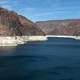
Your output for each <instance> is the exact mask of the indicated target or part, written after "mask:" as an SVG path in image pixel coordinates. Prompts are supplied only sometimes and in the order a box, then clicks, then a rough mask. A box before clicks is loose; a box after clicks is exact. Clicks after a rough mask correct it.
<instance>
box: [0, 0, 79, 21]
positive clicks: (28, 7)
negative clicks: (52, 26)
mask: <svg viewBox="0 0 80 80" xmlns="http://www.w3.org/2000/svg"><path fill="white" fill-rule="evenodd" d="M0 6H1V7H4V8H7V9H10V10H13V11H16V12H18V13H19V14H21V15H24V16H26V17H27V18H29V19H31V20H32V21H39V20H52V19H72V18H80V0H0Z"/></svg>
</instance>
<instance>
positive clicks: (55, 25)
mask: <svg viewBox="0 0 80 80" xmlns="http://www.w3.org/2000/svg"><path fill="white" fill-rule="evenodd" d="M36 25H37V26H38V27H39V28H40V29H42V31H43V32H44V33H45V34H47V35H70V36H73V35H74V36H75V35H77V36H80V19H74V20H52V21H41V22H37V23H36Z"/></svg>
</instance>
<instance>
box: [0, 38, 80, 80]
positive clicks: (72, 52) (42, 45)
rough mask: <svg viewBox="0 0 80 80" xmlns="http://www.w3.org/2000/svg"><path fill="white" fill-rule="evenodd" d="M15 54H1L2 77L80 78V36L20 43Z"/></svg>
mask: <svg viewBox="0 0 80 80" xmlns="http://www.w3.org/2000/svg"><path fill="white" fill-rule="evenodd" d="M0 53H2V51H1V52H0ZM5 53H7V51H6V52H5ZM11 54H14V55H13V56H9V55H8V56H1V57H0V80H18V79H19V80H80V41H79V40H74V39H65V38H49V40H48V41H45V42H30V43H27V44H25V45H21V46H18V47H17V48H16V49H15V51H14V52H12V53H11Z"/></svg>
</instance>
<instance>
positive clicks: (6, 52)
mask: <svg viewBox="0 0 80 80" xmlns="http://www.w3.org/2000/svg"><path fill="white" fill-rule="evenodd" d="M15 51H16V47H14V46H0V56H12V55H14V53H15Z"/></svg>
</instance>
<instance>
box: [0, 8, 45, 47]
mask: <svg viewBox="0 0 80 80" xmlns="http://www.w3.org/2000/svg"><path fill="white" fill-rule="evenodd" d="M29 36H37V37H35V38H34V37H33V38H34V39H33V40H37V38H38V40H39V39H41V36H44V33H43V32H42V31H41V30H40V29H39V28H37V27H36V24H34V23H33V22H32V21H30V20H28V19H27V18H25V17H24V16H21V15H18V14H17V13H15V12H13V11H8V10H7V9H4V8H0V46H5V45H6V46H7V45H10V46H11V45H12V46H13V45H17V44H23V43H24V42H26V41H29V39H32V38H29ZM39 36H40V37H39Z"/></svg>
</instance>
